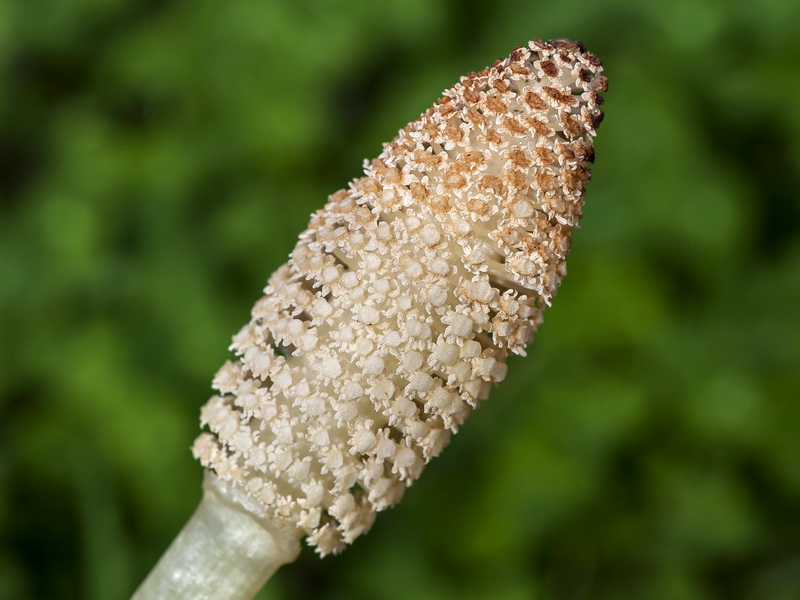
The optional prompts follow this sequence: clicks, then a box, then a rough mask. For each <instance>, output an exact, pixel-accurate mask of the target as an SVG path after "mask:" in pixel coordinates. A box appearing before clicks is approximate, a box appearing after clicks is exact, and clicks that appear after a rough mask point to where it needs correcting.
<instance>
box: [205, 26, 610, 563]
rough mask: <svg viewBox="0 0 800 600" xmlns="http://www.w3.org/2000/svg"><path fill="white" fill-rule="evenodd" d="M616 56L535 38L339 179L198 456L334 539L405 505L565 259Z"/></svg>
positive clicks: (240, 353)
mask: <svg viewBox="0 0 800 600" xmlns="http://www.w3.org/2000/svg"><path fill="white" fill-rule="evenodd" d="M601 72H602V65H601V63H600V61H599V60H598V59H597V58H596V57H594V56H593V55H591V54H589V53H587V52H586V50H585V48H584V47H583V46H582V45H581V44H580V43H574V42H569V41H566V40H553V41H550V42H542V41H539V40H536V41H534V42H531V43H530V44H529V47H528V48H517V49H515V50H514V51H513V52H512V53H511V55H510V56H509V57H508V58H506V59H504V60H500V61H497V62H496V63H495V64H494V65H493V66H492V67H490V68H487V69H484V70H483V71H481V72H479V73H472V74H470V75H467V76H466V77H462V78H461V80H460V81H459V82H458V83H456V84H455V85H454V86H453V87H452V88H450V89H448V90H446V91H445V92H444V95H443V97H442V98H441V99H439V101H438V102H437V103H436V104H434V106H432V107H431V108H430V109H429V110H428V111H427V112H425V113H424V114H423V115H422V116H420V118H419V119H417V120H416V121H414V122H412V123H410V124H409V125H408V126H406V127H405V128H404V129H403V130H401V131H400V132H399V133H398V135H397V136H396V137H395V138H394V140H392V141H391V142H390V143H388V144H386V145H385V146H384V148H383V152H382V153H381V154H380V156H378V158H376V159H375V160H373V161H370V162H366V163H365V165H364V176H363V177H361V178H359V179H356V180H354V181H353V182H351V183H350V185H349V186H348V188H347V189H345V190H341V191H339V192H336V193H335V194H333V195H331V196H330V198H329V199H328V203H327V204H326V205H325V207H324V208H322V209H321V210H319V211H318V212H316V213H315V214H314V215H313V216H312V218H311V222H310V224H309V226H308V229H306V231H304V232H303V233H302V234H301V235H300V239H299V241H298V243H297V246H296V247H295V249H294V251H293V252H292V254H291V257H290V259H289V262H288V263H286V264H285V265H283V266H282V267H280V268H279V269H278V270H277V271H276V272H275V273H274V274H273V275H272V277H271V278H270V280H269V283H268V285H267V287H266V289H265V294H264V296H263V298H261V299H260V300H259V301H258V302H257V303H256V305H255V307H254V308H253V311H252V319H251V320H250V322H249V323H248V324H247V325H245V327H244V328H243V329H242V330H241V331H240V332H239V333H238V334H237V335H236V336H235V337H234V340H233V344H232V346H231V348H232V350H234V351H235V353H236V356H237V357H238V359H237V360H235V361H231V362H228V363H226V364H225V365H224V366H223V367H222V368H221V369H220V371H219V372H218V373H217V375H216V377H215V379H214V388H215V389H216V390H218V391H219V395H217V396H214V397H213V398H211V400H209V402H208V403H207V404H206V405H205V407H204V408H203V409H202V423H203V424H204V425H207V426H208V428H209V429H210V431H211V433H203V434H202V435H201V436H200V437H199V438H198V439H197V441H196V442H195V445H194V454H195V456H196V457H197V458H198V459H199V460H200V462H201V463H202V464H203V465H204V466H205V467H207V468H208V469H211V470H213V471H214V472H215V473H216V475H217V477H218V478H219V479H221V480H222V481H224V482H229V484H233V485H236V486H238V487H239V488H240V489H241V490H243V491H244V493H245V494H246V496H247V497H248V498H249V500H250V501H252V502H253V503H254V504H255V505H257V506H258V510H259V511H260V512H263V514H264V515H266V516H267V517H269V518H270V519H271V520H273V521H274V522H275V523H279V524H281V527H283V528H284V529H285V530H288V531H293V532H296V535H297V537H300V536H303V535H304V536H307V539H308V542H309V543H310V544H311V545H312V546H314V547H316V549H317V551H318V552H319V553H320V554H322V555H325V554H329V553H335V552H338V551H340V550H341V549H342V548H343V547H344V546H345V545H346V544H348V543H350V542H352V541H353V540H354V539H355V538H356V537H357V536H359V535H360V534H362V533H364V532H365V531H366V530H367V529H369V527H370V525H371V524H372V522H373V519H374V517H375V514H376V513H377V512H378V511H381V510H383V509H385V508H388V507H390V506H392V505H394V504H396V503H397V502H398V501H399V500H400V498H401V496H402V495H403V492H404V490H405V488H406V486H408V485H410V484H411V483H412V482H413V481H414V480H415V479H416V478H417V477H419V475H420V473H421V472H422V469H423V467H424V466H425V464H426V463H427V462H428V461H429V460H430V459H431V458H433V457H434V456H436V455H438V454H439V452H440V451H441V450H442V448H443V447H444V446H445V445H446V444H447V443H448V441H449V439H450V435H451V433H452V432H455V431H456V430H457V429H458V427H459V426H460V425H461V423H463V421H464V419H465V418H466V417H467V415H468V414H469V413H470V411H471V410H472V409H474V408H476V407H477V405H478V403H479V401H480V400H482V399H485V398H486V397H487V395H488V393H489V391H490V388H491V387H492V384H494V383H497V382H499V381H502V379H503V378H504V377H505V374H506V358H507V357H508V356H509V354H511V353H514V354H521V355H524V354H525V346H526V344H527V343H528V342H529V341H530V340H531V337H532V335H533V333H534V331H535V329H536V327H537V326H538V325H539V323H540V322H541V320H542V313H543V310H544V308H545V307H546V306H548V305H549V304H550V302H551V299H552V298H553V296H554V295H555V294H556V291H557V288H558V285H559V283H560V281H561V278H562V277H563V276H564V274H565V273H566V267H565V258H566V256H567V254H568V252H569V245H570V235H571V231H572V228H573V227H575V226H576V225H577V224H578V221H579V219H580V217H581V212H582V207H583V194H584V184H585V183H586V182H587V181H588V180H589V177H590V171H589V163H591V162H592V161H593V158H594V152H593V147H592V138H593V137H594V135H595V130H596V129H597V127H598V125H599V123H600V121H601V120H602V117H603V113H602V111H601V110H600V105H602V103H603V101H602V98H601V97H600V95H599V92H603V91H605V90H606V86H607V82H606V78H605V77H603V76H602V75H601Z"/></svg>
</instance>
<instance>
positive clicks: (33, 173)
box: [0, 0, 800, 600]
mask: <svg viewBox="0 0 800 600" xmlns="http://www.w3.org/2000/svg"><path fill="white" fill-rule="evenodd" d="M562 36H564V37H570V38H574V39H580V40H582V41H583V42H584V43H585V44H586V45H587V47H588V48H589V49H590V50H591V51H592V52H594V53H595V54H597V55H598V56H599V57H600V58H602V60H603V61H604V63H605V66H606V73H607V75H608V77H609V80H610V91H609V92H608V94H606V107H605V108H606V120H605V122H604V123H603V125H602V127H601V128H600V131H599V136H598V138H597V145H596V149H597V162H596V165H595V168H594V180H593V182H592V183H591V185H590V187H589V191H588V194H587V207H586V211H585V219H584V222H583V229H581V230H580V231H579V232H578V233H577V235H576V236H575V239H574V246H573V254H572V256H571V257H570V274H569V276H568V277H567V279H566V280H565V282H564V285H563V287H562V290H561V293H560V295H559V297H558V299H557V300H556V301H555V303H554V306H553V308H552V309H551V310H550V311H549V312H548V314H547V316H546V319H545V323H544V325H543V326H542V328H541V329H540V331H539V333H538V335H537V339H536V341H535V343H534V345H533V346H532V347H531V349H530V356H529V357H528V359H525V360H521V359H515V360H513V361H512V364H511V369H510V376H509V378H508V380H507V381H506V382H505V384H504V385H502V386H501V387H500V388H499V389H498V390H497V391H496V393H495V394H494V395H493V396H492V398H491V399H490V400H488V401H487V402H485V403H484V404H483V405H482V406H481V408H480V410H479V411H478V413H477V414H476V415H475V416H473V417H472V418H471V419H470V420H469V421H468V422H467V424H466V425H465V426H464V427H463V428H462V431H461V432H460V433H459V435H458V436H456V437H455V438H454V440H453V443H452V444H451V446H450V448H448V449H447V451H445V452H444V454H443V455H442V457H441V458H439V459H437V460H436V461H434V462H433V463H432V464H431V465H430V466H429V467H428V468H427V469H426V472H425V474H424V476H423V477H422V479H421V480H420V481H419V482H418V483H417V484H415V485H414V487H413V488H411V489H410V490H409V492H408V493H407V494H406V497H405V499H404V501H403V502H402V503H401V505H400V506H399V507H397V508H396V509H394V510H392V511H389V512H388V513H384V514H382V515H380V516H379V518H378V520H377V523H376V525H375V527H374V528H373V531H372V532H371V533H370V534H369V535H367V536H365V537H364V538H362V539H359V540H358V541H357V542H356V543H355V544H354V545H353V546H352V547H351V548H349V549H348V550H347V551H346V552H345V553H344V554H343V555H341V556H337V557H331V558H326V559H324V560H319V559H318V558H317V557H316V556H315V555H314V554H313V553H312V552H310V551H309V550H308V549H307V548H306V549H305V550H304V552H303V554H302V556H301V558H300V560H299V562H298V563H296V564H295V565H293V566H291V567H287V568H284V569H282V570H281V571H280V572H279V573H278V575H277V576H276V577H275V579H273V581H271V582H270V583H269V585H268V586H267V588H266V589H265V590H264V591H263V592H262V594H261V595H260V596H259V598H261V599H268V598H270V599H283V598H286V599H288V598H303V599H305V598H325V599H334V598H337V599H344V598H348V599H351V598H356V599H370V600H372V599H377V600H383V599H386V600H389V599H392V600H394V599H397V600H400V599H403V600H406V599H417V598H419V599H428V598H430V599H439V598H459V599H461V598H465V599H483V598H492V599H501V600H516V599H520V600H523V599H543V600H544V599H553V600H582V599H598V600H615V599H643V600H647V599H652V600H662V599H665V600H701V599H721V600H722V599H724V600H737V599H742V600H790V599H797V598H800V441H798V439H799V438H800V434H799V433H798V430H800V402H798V399H799V398H798V396H800V394H799V393H798V390H800V364H799V359H800V235H798V232H799V231H800V202H798V196H799V194H798V190H800V177H798V172H800V110H798V98H800V76H799V75H800V66H798V65H800V42H798V40H799V39H800V3H798V2H796V1H794V0H767V1H762V2H758V3H744V2H724V1H722V0H719V1H716V2H712V1H703V2H696V1H692V0H671V1H669V2H652V3H645V2H638V1H635V0H616V1H610V2H600V1H597V2H569V1H567V2H560V3H553V2H547V3H545V2H539V1H529V2H517V3H515V2H488V1H484V2H456V1H454V0H451V1H441V0H437V1H433V0H402V1H401V0H384V1H383V2H356V1H349V2H338V3H334V2H323V1H321V0H319V1H311V0H305V1H303V0H291V1H288V0H287V1H283V2H277V1H273V0H233V1H224V0H194V1H190V0H176V1H172V2H167V1H158V0H103V1H97V0H70V1H69V2H67V1H60V0H36V1H31V0H0V82H1V83H0V85H2V93H0V598H1V599H3V600H6V599H11V600H21V599H37V600H38V599H50V600H54V599H72V598H74V599H81V600H112V599H116V598H126V597H127V596H128V595H129V594H130V593H131V592H132V591H133V590H134V588H135V587H136V585H137V584H138V583H139V581H140V580H141V579H142V578H143V577H144V576H145V574H146V573H147V572H148V570H149V569H150V568H151V566H152V565H153V564H154V563H155V561H156V559H157V558H158V557H159V556H160V554H161V552H162V551H163V550H164V549H165V548H166V546H167V545H168V543H169V541H170V540H171V539H172V537H173V536H174V535H175V534H176V533H177V531H178V529H179V528H180V526H181V525H182V524H183V522H185V520H186V519H187V517H188V516H189V514H190V513H191V511H192V509H193V508H194V506H195V505H196V503H197V502H198V500H199V497H200V481H201V471H200V467H199V466H198V465H197V464H196V463H195V462H194V461H193V460H192V458H191V455H190V452H189V446H190V444H191V443H192V440H193V439H194V437H195V435H196V434H197V432H198V409H199V407H200V405H201V404H202V403H203V402H204V401H205V400H206V398H207V397H208V395H209V394H210V388H209V382H210V379H211V376H212V374H213V373H214V372H215V371H216V369H217V367H218V366H219V365H220V364H221V363H222V362H223V361H224V360H225V359H226V357H227V352H226V347H227V345H228V343H229V339H230V336H231V335H232V334H233V333H234V332H236V331H237V330H238V329H239V327H240V326H241V325H242V324H243V323H244V322H245V321H246V320H247V318H248V315H249V310H250V307H251V305H252V304H253V302H254V301H255V300H256V298H257V297H258V296H259V294H260V289H261V288H262V286H263V285H264V283H265V282H266V279H267V276H268V275H269V273H271V272H272V271H273V270H274V269H275V268H276V267H277V266H278V265H279V264H281V263H282V262H284V261H285V259H286V257H287V254H288V252H289V251H290V249H291V248H292V246H293V244H294V240H295V238H296V235H297V233H299V232H300V231H301V230H302V229H303V228H304V226H305V224H306V222H307V220H308V215H309V214H310V213H311V212H312V211H313V210H315V209H317V208H318V207H320V206H321V205H322V203H323V202H324V200H325V197H326V195H327V194H329V193H331V192H333V191H335V190H337V189H339V188H340V187H343V186H344V185H345V184H346V182H347V181H348V180H349V179H351V178H353V177H355V176H357V175H358V173H359V170H360V165H361V160H362V159H363V158H365V157H374V156H375V155H377V153H378V152H379V151H380V144H381V143H382V142H384V141H388V140H389V139H390V138H391V137H392V136H393V135H394V133H395V132H396V131H397V129H399V128H400V127H402V126H403V125H404V124H405V123H406V122H408V121H410V120H412V119H414V118H416V116H417V115H418V114H419V113H420V112H422V111H423V110H424V109H425V108H427V106H428V105H429V104H430V103H431V102H432V101H433V100H434V99H436V98H437V97H438V96H439V94H440V92H441V90H442V89H444V88H446V87H449V86H450V85H451V84H452V83H453V82H454V81H455V80H456V79H457V77H458V76H460V75H462V74H464V73H466V72H468V71H471V70H478V69H480V68H482V67H483V66H485V65H487V64H490V63H491V62H492V61H493V60H494V59H496V58H499V57H502V56H505V55H507V54H508V53H509V52H510V50H511V49H512V48H513V47H514V46H515V45H517V44H524V43H525V42H526V41H527V40H529V39H532V38H534V37H542V38H544V39H549V38H554V37H562Z"/></svg>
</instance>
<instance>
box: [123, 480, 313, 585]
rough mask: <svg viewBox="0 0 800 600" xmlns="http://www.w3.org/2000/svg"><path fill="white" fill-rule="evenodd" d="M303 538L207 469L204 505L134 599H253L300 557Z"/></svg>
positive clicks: (236, 487) (196, 512)
mask: <svg viewBox="0 0 800 600" xmlns="http://www.w3.org/2000/svg"><path fill="white" fill-rule="evenodd" d="M300 537H301V534H300V532H299V531H298V530H297V529H295V528H292V527H291V526H287V525H286V524H285V523H275V522H274V521H272V520H270V519H269V518H267V517H266V516H265V515H264V513H263V512H262V511H260V510H259V507H258V505H257V504H256V503H255V502H254V501H253V500H252V499H251V498H249V496H248V495H247V493H246V492H245V491H244V490H243V489H241V488H240V487H239V486H237V485H233V484H230V483H228V482H225V481H222V480H221V479H219V478H218V477H217V476H216V475H214V474H213V473H211V472H210V471H208V472H206V477H205V481H204V483H203V499H202V501H201V502H200V506H199V507H198V508H197V510H196V511H195V512H194V514H193V515H192V517H191V518H190V519H189V522H188V523H187V524H186V525H185V526H184V528H183V529H182V530H181V532H180V533H179V534H178V537H176V538H175V540H174V541H173V542H172V545H170V547H169V548H168V549H167V551H166V553H165V554H164V556H162V557H161V560H159V561H158V564H157V565H156V566H155V567H154V568H153V570H152V571H151V572H150V575H148V577H147V579H145V581H144V582H143V583H142V585H141V586H140V587H139V589H138V590H136V593H134V595H133V599H132V600H250V599H251V598H252V597H253V596H254V595H255V594H256V593H258V591H259V590H260V589H261V588H262V586H263V585H264V583H265V582H266V581H267V579H269V578H270V577H271V576H272V574H273V573H274V572H275V571H276V570H277V569H278V567H280V566H281V565H284V564H286V563H290V562H292V561H293V560H294V559H295V558H297V555H298V554H299V552H300Z"/></svg>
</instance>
